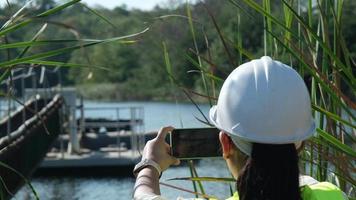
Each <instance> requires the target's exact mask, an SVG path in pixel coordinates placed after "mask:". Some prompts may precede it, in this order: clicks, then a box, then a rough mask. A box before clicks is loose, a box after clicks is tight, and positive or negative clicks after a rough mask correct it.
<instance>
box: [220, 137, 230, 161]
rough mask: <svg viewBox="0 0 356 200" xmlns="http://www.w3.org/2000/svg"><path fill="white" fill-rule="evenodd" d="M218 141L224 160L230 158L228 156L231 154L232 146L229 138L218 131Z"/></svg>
mask: <svg viewBox="0 0 356 200" xmlns="http://www.w3.org/2000/svg"><path fill="white" fill-rule="evenodd" d="M219 140H220V144H221V147H222V152H223V157H224V159H228V158H230V156H231V155H232V154H233V152H232V151H233V144H232V141H231V138H230V137H229V136H228V135H227V134H226V133H224V132H223V131H220V133H219Z"/></svg>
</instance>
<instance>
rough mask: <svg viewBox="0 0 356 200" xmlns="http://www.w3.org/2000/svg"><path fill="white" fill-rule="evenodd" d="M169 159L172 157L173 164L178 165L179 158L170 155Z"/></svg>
mask: <svg viewBox="0 0 356 200" xmlns="http://www.w3.org/2000/svg"><path fill="white" fill-rule="evenodd" d="M171 159H172V163H173V165H179V164H180V160H179V159H178V158H176V157H173V156H171Z"/></svg>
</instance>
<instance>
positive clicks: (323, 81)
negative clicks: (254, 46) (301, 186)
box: [178, 0, 356, 198]
mask: <svg viewBox="0 0 356 200" xmlns="http://www.w3.org/2000/svg"><path fill="white" fill-rule="evenodd" d="M229 1H230V3H231V5H233V6H236V11H237V13H238V16H244V15H248V13H246V11H245V9H242V8H246V7H247V8H248V9H247V10H250V11H254V12H257V13H259V14H260V15H261V17H263V22H264V27H263V29H264V35H263V38H264V39H263V46H264V54H265V55H269V56H271V57H273V58H274V59H279V60H282V61H284V62H286V63H290V65H291V66H292V67H293V68H295V69H296V70H297V71H298V72H299V73H300V75H301V76H302V77H303V78H304V79H305V80H306V81H307V82H308V83H309V84H308V85H309V90H310V93H311V102H312V108H313V116H314V118H315V121H316V123H317V130H316V134H315V136H314V137H312V138H311V139H310V140H308V141H307V142H306V145H305V147H304V151H303V153H301V156H302V157H301V160H302V163H303V164H302V170H303V172H304V173H306V174H309V175H311V176H313V177H315V178H316V179H317V180H319V181H331V182H333V183H335V184H337V185H338V186H339V187H340V188H341V189H342V190H343V191H344V192H345V193H346V194H347V195H348V196H349V197H350V198H353V196H354V193H355V191H354V190H355V183H356V181H355V177H354V167H353V166H354V164H355V161H354V160H355V157H356V152H355V151H354V149H353V147H354V145H355V127H356V125H355V112H354V110H355V108H356V104H355V102H354V99H355V91H356V88H355V87H356V79H355V76H354V73H353V68H354V67H355V65H354V63H353V62H352V57H351V54H350V52H349V50H348V48H347V45H346V41H345V39H344V37H343V35H342V23H343V22H342V12H343V6H344V1H342V0H341V1H331V0H317V1H312V0H307V1H301V0H298V1H293V0H289V1H287V0H282V1H281V4H280V7H279V8H275V7H272V5H271V1H262V3H259V2H258V1H254V0H243V1H236V0H229ZM274 5H275V4H274ZM272 9H280V10H283V17H281V16H275V13H278V12H273V10H272ZM247 12H248V11H247ZM207 13H209V15H210V16H211V19H212V23H213V24H214V27H215V29H216V32H217V33H218V35H219V37H220V38H221V42H222V45H223V46H224V47H225V53H226V55H227V57H228V58H230V59H231V56H230V52H229V48H228V47H227V45H226V43H225V41H230V45H232V46H234V47H235V50H236V51H237V53H238V55H239V57H238V58H239V61H240V60H241V59H244V60H249V59H252V58H253V57H256V56H254V55H253V54H252V53H251V52H248V50H246V49H244V47H243V45H242V43H241V41H240V40H241V38H243V36H241V33H240V32H239V31H238V32H237V38H238V39H237V41H235V43H234V42H232V44H231V40H229V39H228V38H226V37H224V36H223V34H222V31H221V30H220V28H219V26H218V24H217V23H216V21H215V18H214V16H213V15H212V14H211V12H209V10H207ZM188 14H189V13H188ZM188 18H189V19H191V18H192V16H191V14H189V15H188ZM238 19H239V18H238ZM315 19H317V20H315ZM190 21H193V20H190ZM189 26H190V27H192V23H189ZM238 26H240V23H238ZM330 27H331V28H330ZM242 28H243V27H238V30H240V29H242ZM194 37H195V36H194V35H193V38H194ZM194 41H195V39H194ZM195 46H196V44H195ZM195 54H196V55H198V56H199V57H198V63H196V62H195V59H190V61H191V63H192V64H193V65H194V66H199V69H202V68H204V66H202V63H203V65H204V64H214V61H212V60H211V59H207V58H206V57H204V56H203V54H204V52H202V51H201V50H200V52H199V51H196V52H195ZM202 61H204V62H202ZM230 63H234V60H233V61H232V62H230ZM238 63H239V62H238ZM231 66H232V67H234V64H231ZM201 75H202V78H204V79H205V80H210V81H212V82H214V83H215V84H217V85H221V83H222V80H221V79H220V78H219V77H217V76H216V75H215V74H213V73H205V72H203V71H202V73H201ZM178 81H179V80H178ZM210 89H211V88H210ZM212 89H213V90H214V91H211V92H210V93H213V94H216V93H217V91H215V87H214V88H212ZM210 93H208V92H206V94H200V96H205V97H207V98H208V99H209V100H210V99H212V100H216V98H215V95H214V97H211V96H210V95H209V94H210ZM187 95H188V96H191V95H196V93H195V92H194V91H193V92H190V93H187ZM189 99H190V100H191V101H192V102H193V103H195V102H194V100H193V98H191V97H189ZM203 117H204V118H206V117H205V116H203ZM205 123H209V122H208V121H207V120H206V121H205ZM186 180H191V181H193V180H201V181H207V180H209V181H218V182H219V181H221V179H219V178H216V177H200V178H199V177H193V176H192V178H186ZM208 192H209V191H208Z"/></svg>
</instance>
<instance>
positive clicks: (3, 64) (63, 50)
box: [0, 28, 149, 68]
mask: <svg viewBox="0 0 356 200" xmlns="http://www.w3.org/2000/svg"><path fill="white" fill-rule="evenodd" d="M148 30H149V29H148V28H146V29H144V30H143V31H141V32H138V33H134V34H131V35H126V36H121V37H114V38H109V39H105V40H101V41H97V42H90V43H87V44H83V45H77V46H72V47H65V48H60V49H56V50H52V51H47V52H44V53H39V54H35V55H31V56H27V57H23V58H19V59H13V60H10V61H5V62H0V68H2V67H6V66H11V65H15V64H20V63H25V62H28V61H30V60H34V59H43V58H48V57H52V56H56V55H60V54H64V53H68V52H71V51H73V50H77V49H80V48H83V47H89V46H93V45H98V44H102V43H108V42H116V41H119V40H123V39H126V38H130V37H134V36H137V35H140V34H143V33H145V32H146V31H148Z"/></svg>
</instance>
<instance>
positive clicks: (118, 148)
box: [116, 108, 121, 157]
mask: <svg viewBox="0 0 356 200" xmlns="http://www.w3.org/2000/svg"><path fill="white" fill-rule="evenodd" d="M116 120H117V127H116V145H117V156H118V157H120V154H121V153H120V143H121V141H120V134H121V132H120V108H116Z"/></svg>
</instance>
